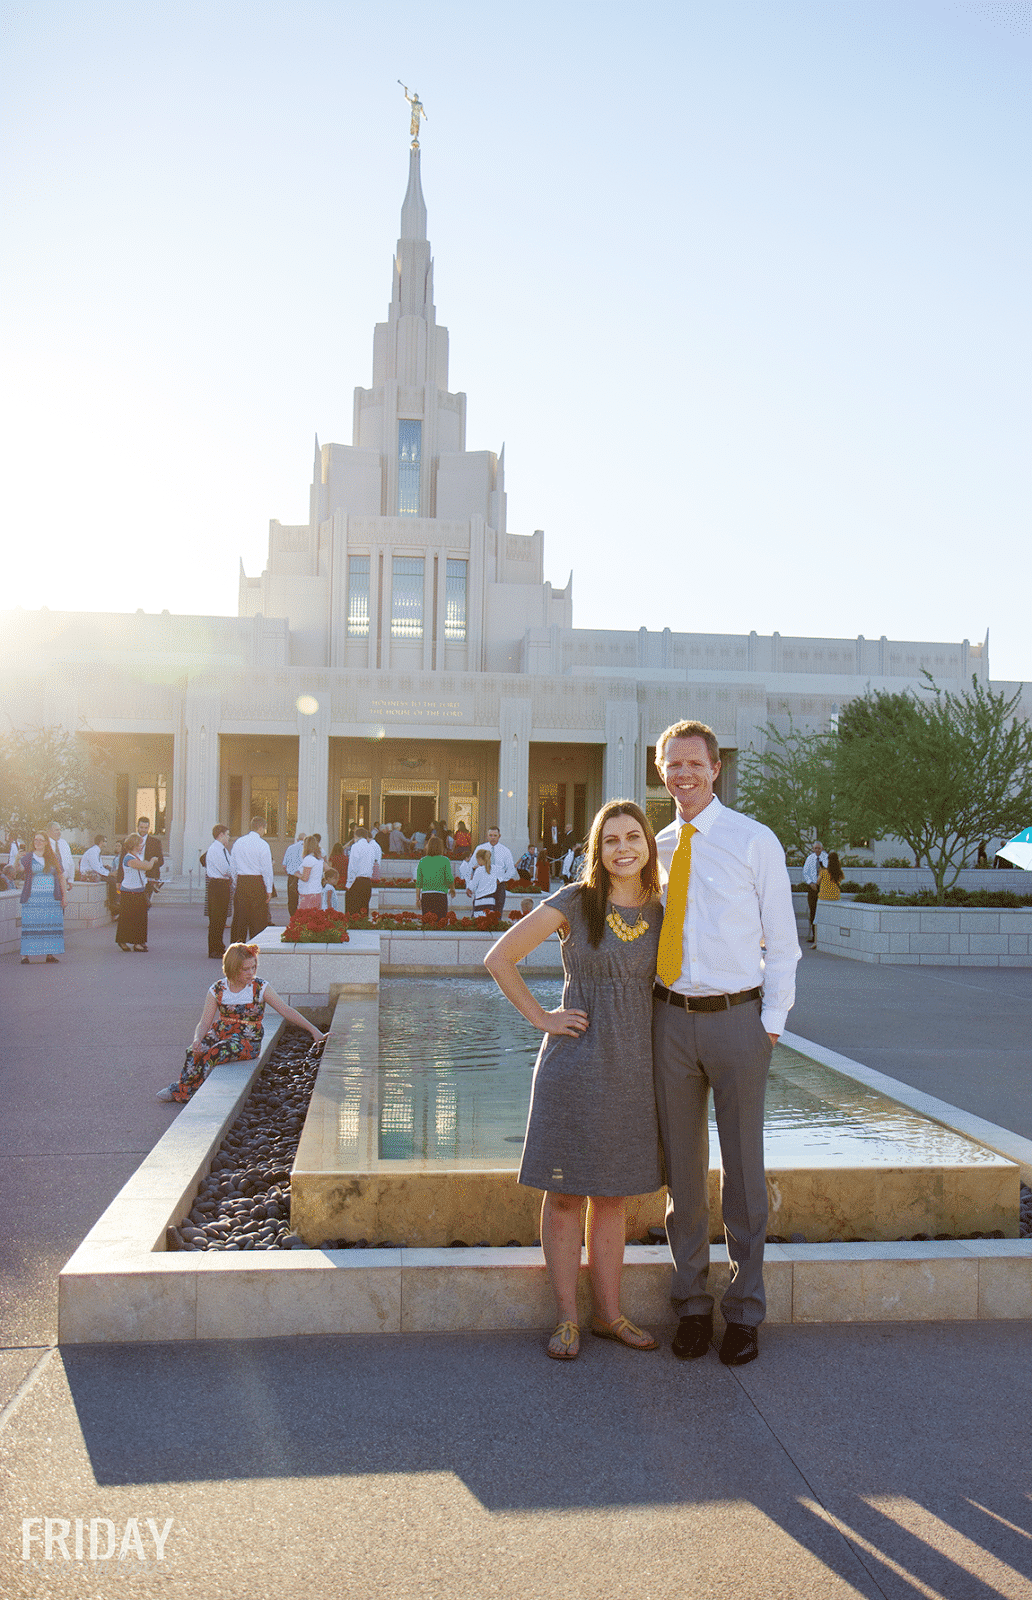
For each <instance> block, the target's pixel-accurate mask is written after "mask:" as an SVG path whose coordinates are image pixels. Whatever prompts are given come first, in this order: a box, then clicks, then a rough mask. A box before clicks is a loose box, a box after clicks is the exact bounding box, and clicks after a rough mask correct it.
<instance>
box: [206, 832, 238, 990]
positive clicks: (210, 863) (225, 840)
mask: <svg viewBox="0 0 1032 1600" xmlns="http://www.w3.org/2000/svg"><path fill="white" fill-rule="evenodd" d="M204 871H205V876H206V877H207V880H208V883H207V889H208V959H209V961H221V960H222V957H223V956H224V955H225V953H226V947H225V944H224V943H223V935H224V934H225V932H226V918H227V917H228V916H229V897H230V895H231V894H232V892H233V868H232V864H231V862H230V859H229V829H228V828H227V827H226V824H225V823H224V822H216V824H215V826H214V828H212V830H211V844H210V845H209V846H208V848H207V850H206V851H205V852H204Z"/></svg>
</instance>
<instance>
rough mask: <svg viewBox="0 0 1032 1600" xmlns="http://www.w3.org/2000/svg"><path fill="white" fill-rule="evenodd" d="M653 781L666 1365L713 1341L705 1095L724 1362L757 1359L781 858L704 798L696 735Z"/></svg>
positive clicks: (701, 746)
mask: <svg viewBox="0 0 1032 1600" xmlns="http://www.w3.org/2000/svg"><path fill="white" fill-rule="evenodd" d="M656 767H657V769H658V771H659V775H660V777H661V778H662V779H663V783H664V785H665V787H666V789H667V792H668V793H669V794H670V795H671V797H672V798H673V800H674V802H675V804H676V806H677V815H676V817H675V818H674V821H673V822H671V823H669V824H668V826H667V827H665V828H664V829H662V831H661V832H660V833H659V835H658V836H657V839H656V844H657V848H658V851H659V862H660V874H661V878H662V879H663V882H664V901H665V909H664V916H663V929H662V932H661V934H660V943H659V954H658V957H657V963H656V965H657V978H656V986H655V990H654V997H655V998H654V1003H653V1054H654V1061H655V1080H656V1103H657V1106H658V1109H659V1125H660V1133H661V1135H662V1139H663V1150H664V1154H665V1156H666V1164H667V1187H668V1190H669V1200H668V1202H667V1218H666V1222H667V1238H668V1240H669V1242H670V1252H671V1255H672V1256H673V1259H674V1276H673V1282H672V1285H671V1300H672V1303H673V1306H674V1309H675V1311H676V1312H677V1315H678V1317H679V1319H680V1320H679V1322H678V1328H677V1333H676V1334H675V1336H674V1341H673V1346H672V1348H673V1352H674V1355H675V1356H679V1357H681V1358H682V1359H688V1360H691V1359H694V1358H696V1357H698V1356H702V1355H705V1353H706V1351H707V1350H708V1348H709V1346H710V1343H711V1341H712V1337H713V1296H712V1294H710V1293H708V1292H707V1287H706V1279H707V1274H708V1270H709V1197H708V1169H709V1137H708V1112H709V1091H710V1089H712V1090H713V1103H714V1110H715V1113H716V1119H717V1129H718V1132H719V1135H720V1159H721V1191H720V1192H721V1210H722V1213H723V1221H724V1237H725V1239H726V1241H727V1250H728V1256H729V1257H730V1261H731V1282H730V1284H729V1286H728V1289H727V1292H726V1293H725V1295H724V1296H723V1298H722V1300H721V1306H720V1309H721V1312H722V1314H723V1317H724V1321H725V1324H726V1327H725V1332H724V1338H723V1342H722V1344H721V1347H720V1359H721V1361H723V1362H724V1364H725V1366H743V1365H744V1364H745V1363H746V1362H748V1361H753V1360H755V1358H756V1356H757V1355H758V1353H759V1345H758V1340H757V1332H756V1330H757V1328H758V1327H759V1324H760V1323H761V1322H762V1321H763V1317H764V1312H765V1309H766V1302H765V1298H764V1292H763V1247H764V1242H765V1240H766V1234H767V1184H766V1174H765V1172H764V1164H763V1106H764V1097H765V1094H766V1088H767V1073H768V1070H769V1067H770V1058H771V1052H772V1050H773V1048H774V1045H775V1044H776V1043H777V1040H778V1037H779V1035H780V1034H781V1033H782V1032H783V1031H784V1028H785V1022H786V1019H787V1017H788V1013H789V1011H790V1009H791V1007H792V1003H793V1001H794V999H795V969H796V963H797V962H798V960H799V958H800V955H801V951H800V949H799V940H798V937H797V935H796V921H795V913H794V911H793V908H792V886H791V884H790V882H789V877H788V869H787V867H786V865H785V852H784V851H783V849H782V848H781V845H780V844H779V842H778V840H777V838H776V837H775V835H774V834H773V833H772V832H771V831H770V829H769V828H766V827H764V826H763V824H762V823H759V822H756V821H754V820H753V818H752V817H746V816H743V815H742V813H741V812H738V811H729V810H727V809H726V808H725V807H724V806H723V805H722V804H721V802H720V801H719V800H718V799H717V797H716V795H715V794H714V792H713V787H714V784H715V783H716V780H717V776H718V774H719V772H720V747H719V745H718V743H717V739H716V736H715V734H714V733H713V730H712V728H709V727H707V726H706V724H705V723H702V722H676V723H674V724H673V726H672V727H670V728H667V729H666V731H665V732H664V733H663V734H661V735H660V738H659V740H658V741H657V744H656Z"/></svg>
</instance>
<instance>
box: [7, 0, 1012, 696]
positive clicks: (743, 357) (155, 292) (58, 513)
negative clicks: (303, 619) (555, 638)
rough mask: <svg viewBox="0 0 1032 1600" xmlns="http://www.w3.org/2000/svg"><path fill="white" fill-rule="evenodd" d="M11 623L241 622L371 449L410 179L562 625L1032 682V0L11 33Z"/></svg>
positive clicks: (483, 418)
mask: <svg viewBox="0 0 1032 1600" xmlns="http://www.w3.org/2000/svg"><path fill="white" fill-rule="evenodd" d="M5 12H6V27H5V30H4V38H3V43H2V46H0V49H2V60H0V70H2V94H0V100H2V109H0V117H2V123H3V127H2V133H3V146H4V152H5V154H4V168H3V185H2V192H0V205H2V215H3V217H4V228H3V233H4V241H3V319H4V326H3V338H4V346H5V351H6V355H7V361H6V368H7V375H6V379H5V383H4V391H3V397H2V404H3V406H4V421H3V428H2V443H3V451H4V461H3V480H2V481H3V501H2V504H3V513H4V523H5V534H6V543H7V545H8V552H9V553H8V556H7V559H6V560H5V563H4V572H5V578H6V582H5V584H4V597H3V601H2V602H0V603H3V604H10V603H15V602H20V603H22V604H25V605H38V604H42V603H46V604H48V605H50V606H51V607H52V608H54V609H63V608H73V609H75V608H87V609H91V610H92V609H107V610H135V609H136V608H137V607H138V606H142V607H143V608H144V609H145V610H147V611H159V610H161V609H163V608H165V607H167V608H168V609H169V610H171V611H173V612H176V611H193V612H197V611H202V612H204V611H207V612H223V613H229V614H235V612H236V602H237V575H238V570H239V561H240V560H241V559H242V560H243V563H244V567H245V569H246V571H247V572H248V573H249V574H256V573H258V572H260V571H261V569H262V567H263V566H264V564H265V555H266V549H267V529H268V521H269V519H270V518H271V517H278V518H279V519H280V520H281V521H283V522H300V521H304V520H307V516H308V484H309V482H310V479H311V463H312V450H313V439H314V435H315V434H316V433H318V435H319V438H320V440H321V441H323V442H328V441H331V440H337V441H343V442H350V440H351V418H352V394H353V390H354V387H355V386H356V385H359V384H360V385H367V384H368V383H369V382H370V375H371V357H372V330H373V324H374V323H375V322H376V321H377V320H382V319H383V318H384V317H385V316H386V308H387V303H388V299H389V295H390V287H391V259H392V253H393V249H394V244H395V240H396V238H397V234H398V227H399V212H400V207H401V200H402V196H403V194H404V189H405V181H406V174H407V161H408V107H407V105H406V104H405V101H404V99H403V96H402V90H401V89H400V88H399V86H398V83H397V81H396V80H398V79H399V78H400V79H402V80H404V82H405V83H407V84H408V85H409V86H410V87H414V88H416V89H417V90H418V92H419V94H420V97H421V98H422V100H423V103H424V105H425V106H426V109H427V113H428V119H429V120H428V121H427V122H426V123H425V124H424V130H423V138H422V146H423V158H422V168H423V189H424V193H425V196H426V200H427V206H428V212H429V233H430V238H431V241H432V244H433V249H434V257H435V263H436V265H435V290H436V301H437V310H438V317H439V320H440V321H441V322H443V323H444V324H445V325H446V326H447V327H448V329H449V331H450V334H451V387H452V388H453V389H463V390H465V391H466V392H467V394H468V396H469V406H468V419H467V444H468V446H469V447H470V448H471V449H495V450H498V449H500V448H501V446H502V444H503V442H504V444H505V447H506V487H507V490H508V494H509V527H510V531H512V532H516V533H530V532H532V531H533V530H534V529H535V528H544V530H545V538H546V543H545V559H546V576H547V577H549V578H551V579H552V581H553V582H554V583H556V584H559V585H562V584H564V583H565V582H566V579H567V577H568V575H569V572H570V570H571V568H572V569H573V572H574V621H575V624H576V625H577V626H579V627H606V628H638V627H641V626H643V625H645V626H648V627H650V628H662V627H665V626H669V627H671V628H674V629H687V630H697V631H717V632H725V631H727V632H748V631H749V630H750V629H752V628H755V629H756V630H757V631H758V632H760V633H769V632H771V631H772V630H774V629H778V630H780V632H781V633H783V634H818V635H824V634H830V635H836V636H837V635H844V636H848V635H855V634H857V633H863V634H865V635H866V636H867V637H868V638H874V637H877V636H878V635H880V634H883V633H884V634H887V635H888V636H889V637H890V638H903V639H961V638H964V637H967V638H969V639H971V641H972V642H976V641H978V640H980V639H981V638H982V637H983V636H984V635H985V632H986V630H987V629H989V630H990V631H991V636H990V661H991V666H992V672H993V676H994V677H995V678H1021V679H1025V680H1029V679H1032V629H1030V626H1029V602H1028V593H1029V584H1028V566H1029V523H1030V501H1032V494H1030V475H1029V437H1030V421H1032V418H1030V410H1032V406H1030V389H1029V371H1030V365H1032V364H1030V354H1032V352H1030V342H1032V341H1030V337H1029V320H1030V313H1029V284H1030V282H1032V261H1030V254H1032V252H1030V249H1029V243H1030V231H1032V210H1030V188H1032V183H1030V150H1032V137H1030V135H1032V128H1030V113H1029V106H1030V88H1032V71H1030V68H1032V0H706V3H702V0H676V3H667V0H653V3H651V4H649V5H645V6H628V5H626V4H625V3H623V0H621V3H612V0H594V3H590V4H589V3H588V0H576V3H572V0H558V3H556V0H551V3H549V4H541V3H539V0H523V3H522V4H521V5H520V6H519V7H516V6H506V7H502V6H486V5H484V4H482V3H476V4H467V3H463V0H434V3H433V4H429V3H426V0H420V3H418V4H417V3H414V0H391V3H390V4H389V5H385V4H382V3H375V4H374V3H372V0H363V3H357V0H355V3H352V0H291V3H290V4H289V5H288V4H287V3H286V0H275V3H269V0H177V3H176V5H175V6H158V5H155V4H153V3H148V0H143V3H142V4H140V3H136V4H133V5H129V4H124V3H120V0H88V3H87V0H46V3H44V4H40V3H39V0H28V3H26V0H7V3H6V6H5Z"/></svg>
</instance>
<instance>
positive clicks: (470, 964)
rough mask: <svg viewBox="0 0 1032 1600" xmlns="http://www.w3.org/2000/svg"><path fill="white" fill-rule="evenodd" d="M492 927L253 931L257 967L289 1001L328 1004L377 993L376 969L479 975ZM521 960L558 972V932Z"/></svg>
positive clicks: (397, 973)
mask: <svg viewBox="0 0 1032 1600" xmlns="http://www.w3.org/2000/svg"><path fill="white" fill-rule="evenodd" d="M497 937H498V935H497V934H496V933H472V932H469V931H468V930H463V929H456V930H455V931H454V932H453V933H447V932H445V933H428V932H426V931H425V930H423V929H421V928H420V929H412V930H406V931H405V932H391V931H389V930H388V931H385V932H383V933H373V932H371V931H370V932H362V931H359V930H357V929H356V930H354V931H353V932H351V934H350V936H349V939H348V942H347V944H284V943H283V930H282V928H275V927H270V928H266V929H265V930H264V932H262V933H259V934H257V935H256V937H255V940H254V942H255V944H257V945H258V947H259V949H260V951H261V962H262V973H263V975H264V976H265V977H266V978H267V979H268V981H269V982H270V983H271V984H272V987H273V988H274V989H275V991H276V993H277V994H278V995H279V996H280V997H281V998H282V999H284V1000H286V1001H287V1002H288V1003H289V1004H290V1005H292V1006H329V1005H333V1004H335V1003H336V1001H337V999H338V998H339V997H340V996H341V995H342V994H344V995H348V996H356V997H363V996H364V997H370V996H374V995H375V994H376V991H377V988H378V986H379V982H380V974H381V972H383V973H387V974H389V975H390V976H391V977H409V978H412V977H426V976H431V977H433V976H444V975H448V976H450V977H469V976H473V975H476V976H478V977H482V976H483V973H484V957H485V956H486V954H487V952H488V951H489V950H490V948H491V946H492V945H493V944H494V942H495V940H496V939H497ZM523 966H524V967H525V968H527V969H528V970H530V971H533V972H535V973H537V974H539V975H542V976H544V975H547V976H554V975H556V974H559V975H561V974H562V970H563V964H562V955H561V953H560V947H559V938H558V935H557V934H553V935H552V936H551V938H550V939H546V940H545V942H544V943H543V944H541V945H539V946H538V948H537V949H536V950H533V951H531V953H530V955H529V956H528V957H527V958H526V960H525V961H524V962H523Z"/></svg>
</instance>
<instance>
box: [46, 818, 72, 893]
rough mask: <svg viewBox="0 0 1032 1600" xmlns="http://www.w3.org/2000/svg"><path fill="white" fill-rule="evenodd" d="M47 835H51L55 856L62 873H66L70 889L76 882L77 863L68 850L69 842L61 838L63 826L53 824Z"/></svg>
mask: <svg viewBox="0 0 1032 1600" xmlns="http://www.w3.org/2000/svg"><path fill="white" fill-rule="evenodd" d="M47 833H48V834H49V835H50V842H51V844H52V845H53V846H54V854H55V855H56V857H57V859H58V863H59V865H60V868H61V871H62V872H63V873H64V880H65V883H66V884H67V885H68V887H69V889H70V888H71V887H72V884H73V883H74V882H75V863H74V862H73V860H72V852H71V850H70V849H69V848H68V841H67V840H66V839H62V837H61V824H60V823H59V822H52V823H51V824H50V827H49V828H48V829H47Z"/></svg>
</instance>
